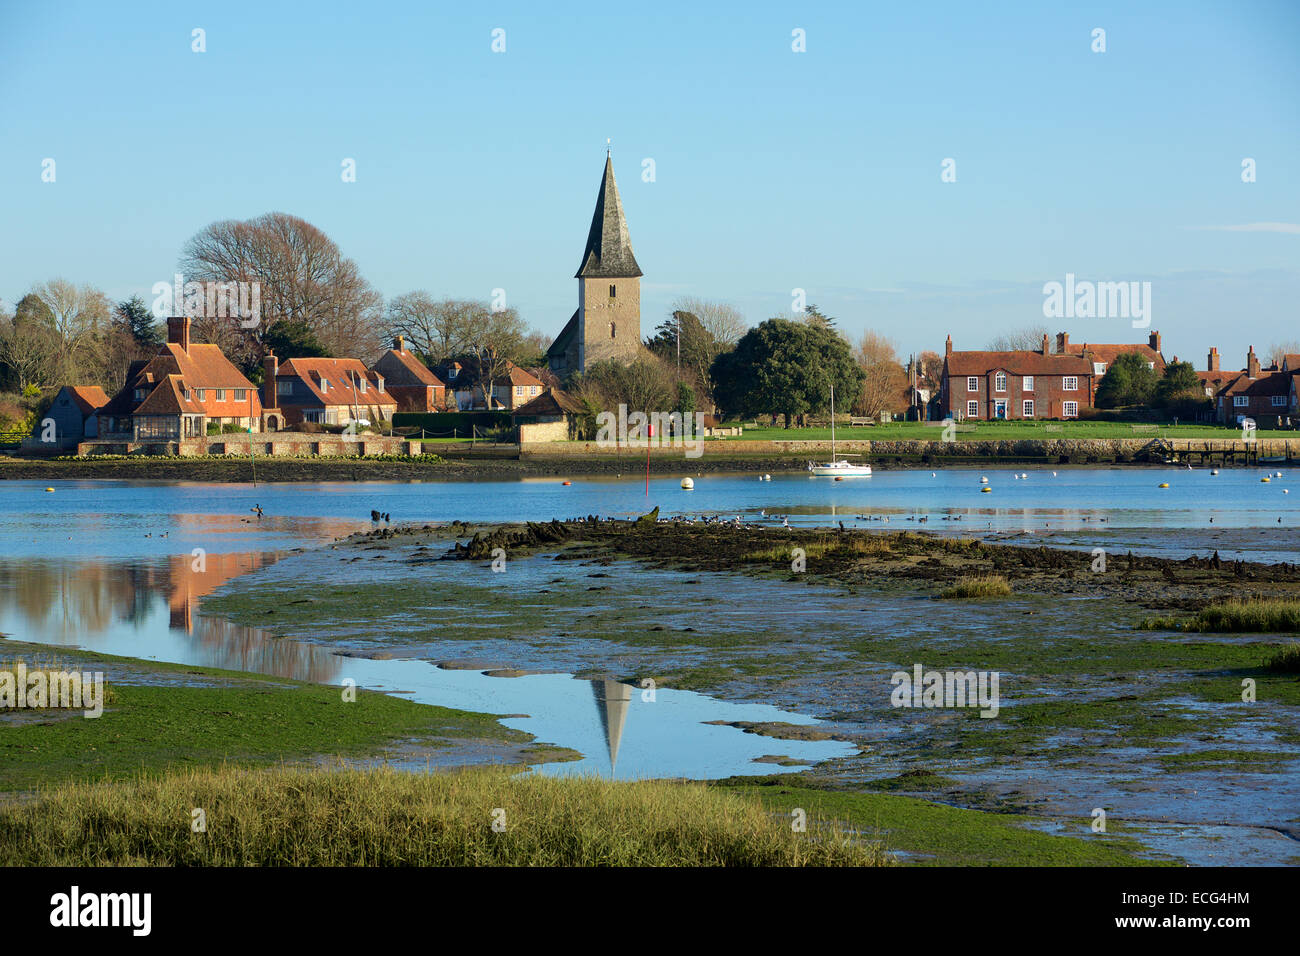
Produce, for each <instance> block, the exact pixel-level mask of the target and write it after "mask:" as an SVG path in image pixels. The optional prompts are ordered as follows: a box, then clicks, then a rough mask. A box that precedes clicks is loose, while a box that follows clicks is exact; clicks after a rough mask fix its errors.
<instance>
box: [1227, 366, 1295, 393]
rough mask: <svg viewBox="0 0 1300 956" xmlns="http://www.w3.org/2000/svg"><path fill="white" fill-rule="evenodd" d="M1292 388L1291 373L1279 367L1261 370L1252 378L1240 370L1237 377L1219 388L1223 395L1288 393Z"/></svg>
mask: <svg viewBox="0 0 1300 956" xmlns="http://www.w3.org/2000/svg"><path fill="white" fill-rule="evenodd" d="M1290 390H1291V375H1290V373H1289V372H1281V371H1278V370H1277V369H1270V370H1268V371H1264V370H1261V371H1260V373H1259V375H1257V376H1256V377H1255V378H1251V377H1250V376H1248V375H1247V374H1246V373H1245V372H1238V373H1237V377H1236V378H1235V379H1234V380H1233V381H1232V382H1230V383H1228V385H1226V386H1225V387H1223V388H1221V389H1220V390H1219V394H1221V395H1250V396H1261V395H1286V394H1288V393H1289V392H1290Z"/></svg>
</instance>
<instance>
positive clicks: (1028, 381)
mask: <svg viewBox="0 0 1300 956" xmlns="http://www.w3.org/2000/svg"><path fill="white" fill-rule="evenodd" d="M1020 390H1021V391H1022V392H1032V391H1033V390H1034V377H1033V376H1032V375H1026V376H1025V377H1024V378H1023V379H1022V380H1021V382H1020Z"/></svg>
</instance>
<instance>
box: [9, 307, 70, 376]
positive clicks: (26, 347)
mask: <svg viewBox="0 0 1300 956" xmlns="http://www.w3.org/2000/svg"><path fill="white" fill-rule="evenodd" d="M57 352H58V343H57V339H56V336H55V333H54V330H53V329H52V328H50V327H49V326H47V325H45V324H44V323H42V322H39V321H36V320H33V319H31V318H28V317H25V316H21V315H20V316H4V317H0V365H5V366H7V367H8V368H9V369H10V373H9V374H10V375H11V376H12V379H13V381H14V382H16V384H17V385H18V389H19V390H20V391H21V390H22V389H24V388H26V387H27V386H28V385H42V384H45V383H47V382H49V381H51V380H52V379H53V378H54V374H55V373H54V366H55V361H54V359H55V356H56V354H57Z"/></svg>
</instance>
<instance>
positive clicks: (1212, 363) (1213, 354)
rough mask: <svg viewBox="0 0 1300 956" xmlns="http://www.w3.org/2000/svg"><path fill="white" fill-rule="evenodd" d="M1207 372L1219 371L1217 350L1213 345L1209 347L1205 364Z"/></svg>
mask: <svg viewBox="0 0 1300 956" xmlns="http://www.w3.org/2000/svg"><path fill="white" fill-rule="evenodd" d="M1205 370H1206V371H1207V372H1217V371H1218V370H1219V350H1218V349H1217V348H1215V347H1214V346H1213V345H1211V346H1210V356H1209V358H1208V359H1207V360H1206V362H1205Z"/></svg>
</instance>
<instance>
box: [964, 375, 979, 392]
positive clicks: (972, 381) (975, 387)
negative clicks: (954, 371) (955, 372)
mask: <svg viewBox="0 0 1300 956" xmlns="http://www.w3.org/2000/svg"><path fill="white" fill-rule="evenodd" d="M979 390H980V379H979V376H978V375H967V376H966V391H968V392H978V391H979Z"/></svg>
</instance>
